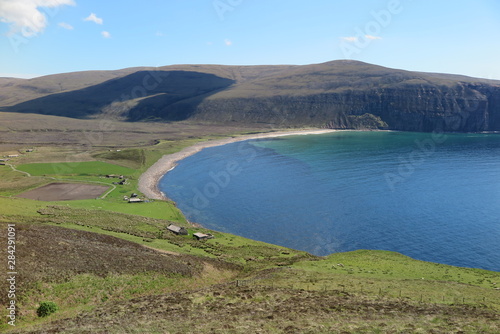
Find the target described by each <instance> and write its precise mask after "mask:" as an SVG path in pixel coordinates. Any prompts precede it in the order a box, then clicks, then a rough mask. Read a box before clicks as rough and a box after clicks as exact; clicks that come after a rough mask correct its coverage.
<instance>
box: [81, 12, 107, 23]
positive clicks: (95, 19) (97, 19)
mask: <svg viewBox="0 0 500 334" xmlns="http://www.w3.org/2000/svg"><path fill="white" fill-rule="evenodd" d="M83 20H84V21H91V22H95V23H97V24H103V22H104V20H103V19H101V18H100V17H97V15H95V14H94V13H91V14H90V15H89V16H87V17H86V18H84V19H83Z"/></svg>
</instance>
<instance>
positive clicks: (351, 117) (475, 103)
mask: <svg viewBox="0 0 500 334" xmlns="http://www.w3.org/2000/svg"><path fill="white" fill-rule="evenodd" d="M0 86H1V87H2V93H1V95H0V108H1V109H0V111H9V112H22V113H37V114H46V115H58V116H65V117H73V118H107V119H118V120H126V121H145V120H148V121H182V120H195V121H203V122H210V123H212V124H213V123H217V124H233V125H240V126H248V125H256V124H260V125H266V126H268V125H272V126H274V127H303V126H315V127H328V128H341V129H345V128H358V129H359V128H386V129H394V130H408V131H457V132H479V131H500V82H499V81H492V80H486V79H477V78H470V77H465V76H459V75H446V74H436V73H421V72H410V71H403V70H396V69H390V68H385V67H381V66H376V65H370V64H366V63H362V62H357V61H348V60H340V61H332V62H327V63H322V64H315V65H304V66H288V65H281V66H278V65H277V66H222V65H175V66H166V67H160V68H154V69H153V68H132V69H124V70H120V71H109V72H81V73H70V74H61V75H53V76H48V77H41V78H36V79H31V80H20V79H11V80H9V79H6V78H3V79H2V80H1V81H0Z"/></svg>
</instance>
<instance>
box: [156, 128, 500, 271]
mask: <svg viewBox="0 0 500 334" xmlns="http://www.w3.org/2000/svg"><path fill="white" fill-rule="evenodd" d="M160 189H161V190H162V191H163V192H164V193H166V194H167V195H168V196H169V197H170V198H172V199H173V200H175V201H176V202H177V204H178V206H179V208H180V209H181V210H182V211H183V212H184V213H185V214H186V216H187V217H188V219H190V220H191V221H195V222H198V223H200V224H202V225H204V226H205V227H207V228H210V229H214V230H218V231H224V232H230V233H233V234H237V235H241V236H244V237H248V238H252V239H256V240H261V241H265V242H269V243H273V244H279V245H283V246H287V247H291V248H295V249H300V250H305V251H308V252H310V253H313V254H316V255H327V254H330V253H334V252H344V251H351V250H356V249H383V250H391V251H397V252H400V253H403V254H405V255H408V256H411V257H413V258H416V259H420V260H425V261H433V262H439V263H446V264H452V265H457V266H465V267H476V268H483V269H490V270H497V271H500V135H498V134H446V135H435V134H434V135H433V134H430V133H402V132H356V131H341V132H336V133H331V134H324V135H307V136H287V137H278V138H273V139H264V140H251V141H246V142H241V143H233V144H228V145H224V146H219V147H214V148H208V149H205V150H203V151H202V152H200V153H198V154H196V155H194V156H191V157H188V158H186V159H184V160H183V161H181V162H180V163H179V166H178V167H177V168H175V169H174V170H172V171H171V172H169V173H168V174H167V175H165V177H163V178H162V180H161V181H160Z"/></svg>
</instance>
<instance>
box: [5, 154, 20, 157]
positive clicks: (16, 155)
mask: <svg viewBox="0 0 500 334" xmlns="http://www.w3.org/2000/svg"><path fill="white" fill-rule="evenodd" d="M17 157H19V154H9V155H8V156H7V158H17Z"/></svg>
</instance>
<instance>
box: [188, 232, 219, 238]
mask: <svg viewBox="0 0 500 334" xmlns="http://www.w3.org/2000/svg"><path fill="white" fill-rule="evenodd" d="M193 236H194V237H195V238H196V239H198V240H206V239H213V238H214V236H213V235H211V234H205V233H199V232H198V233H195V234H193Z"/></svg>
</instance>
